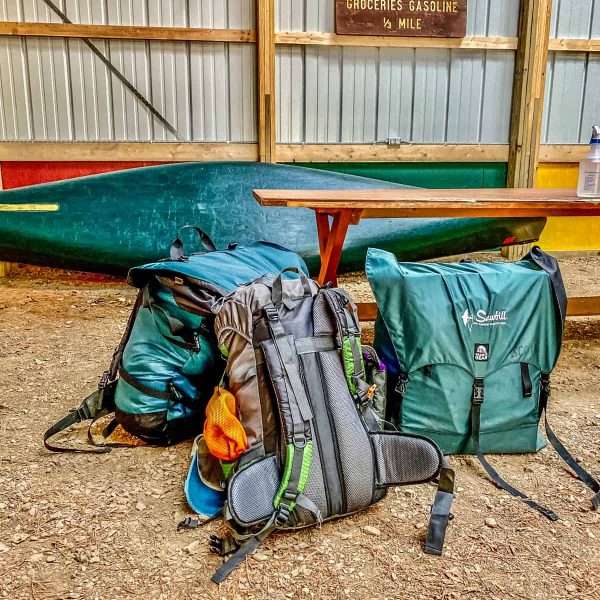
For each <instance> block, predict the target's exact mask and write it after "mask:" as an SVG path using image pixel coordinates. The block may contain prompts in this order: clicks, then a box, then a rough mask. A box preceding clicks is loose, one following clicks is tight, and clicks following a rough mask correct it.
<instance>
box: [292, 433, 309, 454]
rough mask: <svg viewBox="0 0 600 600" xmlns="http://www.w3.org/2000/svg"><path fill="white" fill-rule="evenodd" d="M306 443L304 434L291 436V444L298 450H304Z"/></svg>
mask: <svg viewBox="0 0 600 600" xmlns="http://www.w3.org/2000/svg"><path fill="white" fill-rule="evenodd" d="M307 441H308V440H307V439H306V435H305V434H304V433H295V434H294V435H293V436H292V444H294V448H296V449H298V450H302V449H303V448H306V443H307Z"/></svg>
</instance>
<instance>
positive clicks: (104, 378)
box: [98, 371, 110, 390]
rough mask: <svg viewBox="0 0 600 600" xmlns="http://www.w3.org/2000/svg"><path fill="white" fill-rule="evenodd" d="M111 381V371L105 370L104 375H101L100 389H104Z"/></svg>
mask: <svg viewBox="0 0 600 600" xmlns="http://www.w3.org/2000/svg"><path fill="white" fill-rule="evenodd" d="M109 383H110V372H109V371H104V373H102V377H100V383H98V389H100V390H103V389H104V388H106V386H107V385H108V384H109Z"/></svg>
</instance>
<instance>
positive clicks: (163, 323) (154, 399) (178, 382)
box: [115, 242, 308, 444]
mask: <svg viewBox="0 0 600 600" xmlns="http://www.w3.org/2000/svg"><path fill="white" fill-rule="evenodd" d="M288 268H295V269H297V270H298V271H301V272H303V273H305V274H307V275H308V269H307V267H306V265H305V263H304V261H303V260H302V258H301V257H300V256H298V255H297V254H296V253H294V252H292V251H290V250H287V249H286V248H283V247H281V246H277V245H275V244H270V243H268V242H256V243H254V244H249V245H248V246H231V247H230V248H229V249H227V250H222V251H213V252H208V253H202V254H192V255H190V256H189V257H185V258H183V259H182V260H171V259H169V260H165V261H161V262H156V263H150V264H147V265H142V266H139V267H135V268H134V269H132V270H131V271H130V273H129V283H130V284H131V285H134V286H137V287H140V288H141V289H143V304H142V306H141V307H140V309H139V311H138V313H137V316H136V318H135V321H134V324H133V327H132V329H131V332H130V335H129V339H128V342H127V344H126V347H125V350H124V352H123V357H122V367H123V370H124V372H123V373H122V376H121V378H120V379H119V381H118V383H117V388H116V392H115V404H116V407H117V409H118V411H120V413H119V418H120V422H121V423H122V424H123V426H124V427H125V428H126V429H127V431H129V432H130V433H132V434H133V435H137V436H138V437H140V438H142V439H145V440H146V441H149V442H150V443H160V444H171V443H174V442H176V441H179V440H180V439H185V438H189V437H192V436H193V435H196V434H197V433H199V432H200V431H201V430H202V425H203V422H204V414H203V411H204V408H205V406H206V402H207V401H208V399H209V398H210V396H211V395H212V392H213V389H214V387H215V386H216V385H217V384H218V383H219V381H220V379H221V377H222V374H223V370H224V366H225V363H224V361H223V360H222V359H221V356H220V352H219V350H218V348H217V345H216V339H215V337H214V334H213V333H212V328H213V314H212V311H213V309H214V307H215V306H216V305H217V304H218V302H219V301H221V300H222V298H223V297H224V296H226V295H227V294H229V293H231V292H233V291H234V290H235V289H236V288H237V287H238V286H240V285H244V284H248V283H250V282H251V281H254V280H255V279H257V278H260V277H271V278H275V276H276V275H278V274H279V273H280V272H281V271H283V270H284V269H288ZM290 276H293V275H292V274H290Z"/></svg>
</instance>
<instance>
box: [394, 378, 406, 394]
mask: <svg viewBox="0 0 600 600" xmlns="http://www.w3.org/2000/svg"><path fill="white" fill-rule="evenodd" d="M407 387H408V375H406V374H405V373H403V374H402V375H400V379H398V383H397V384H396V389H395V390H394V391H395V392H396V393H398V394H400V395H401V396H404V394H405V393H406V388H407Z"/></svg>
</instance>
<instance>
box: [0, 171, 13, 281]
mask: <svg viewBox="0 0 600 600" xmlns="http://www.w3.org/2000/svg"><path fill="white" fill-rule="evenodd" d="M1 189H2V163H0V190H1ZM10 267H11V264H10V263H8V262H0V277H6V276H7V275H8V274H9V273H10Z"/></svg>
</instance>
